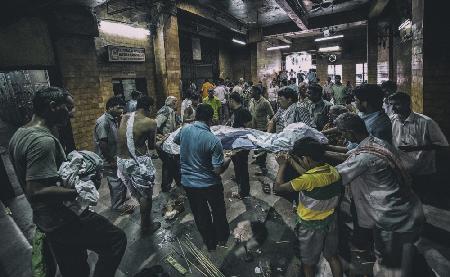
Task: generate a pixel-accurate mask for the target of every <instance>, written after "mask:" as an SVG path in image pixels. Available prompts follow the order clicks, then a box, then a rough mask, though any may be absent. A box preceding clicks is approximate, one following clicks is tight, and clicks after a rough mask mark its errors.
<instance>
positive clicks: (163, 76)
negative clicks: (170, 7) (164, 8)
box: [153, 15, 181, 106]
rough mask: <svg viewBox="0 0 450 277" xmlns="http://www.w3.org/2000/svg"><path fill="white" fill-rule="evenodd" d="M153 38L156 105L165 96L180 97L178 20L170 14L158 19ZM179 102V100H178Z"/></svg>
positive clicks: (161, 101)
mask: <svg viewBox="0 0 450 277" xmlns="http://www.w3.org/2000/svg"><path fill="white" fill-rule="evenodd" d="M160 22H161V24H160V25H159V26H158V27H157V28H156V33H155V34H154V38H153V47H154V53H155V81H156V84H155V88H156V100H157V104H158V106H161V105H163V103H164V100H165V98H166V97H167V96H169V95H171V96H175V97H177V98H178V99H181V90H180V79H181V66H180V44H179V37H178V21H177V18H176V16H173V15H170V16H169V17H168V18H167V19H166V20H162V19H161V20H160ZM179 103H180V104H181V101H179Z"/></svg>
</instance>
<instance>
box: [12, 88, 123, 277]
mask: <svg viewBox="0 0 450 277" xmlns="http://www.w3.org/2000/svg"><path fill="white" fill-rule="evenodd" d="M71 105H73V99H72V96H71V95H70V94H68V93H67V92H66V91H65V90H63V89H61V88H57V87H49V88H44V89H41V90H39V91H38V92H36V94H35V96H34V98H33V118H32V119H31V121H30V122H29V123H28V124H26V125H25V126H23V127H22V128H19V129H18V130H17V131H16V133H15V134H14V136H13V137H12V138H11V141H10V144H9V152H10V155H11V161H12V163H13V165H14V169H15V171H16V173H17V177H18V179H19V182H20V185H21V186H22V188H23V189H24V191H25V194H26V196H27V199H28V200H29V201H30V204H31V208H32V209H33V221H34V223H35V224H36V226H37V227H38V228H39V230H40V231H41V232H44V233H45V235H46V238H47V239H48V241H49V243H50V246H51V249H52V252H53V254H54V256H55V259H56V262H57V263H58V266H59V270H60V271H61V274H62V276H64V277H67V276H73V277H88V276H89V275H90V274H89V273H90V269H89V264H88V263H87V251H86V250H87V249H90V250H92V251H95V252H96V253H97V254H98V255H99V259H98V261H97V264H96V266H95V272H94V276H96V277H99V276H114V274H115V272H116V269H117V267H118V266H119V264H120V261H121V259H122V256H123V254H124V252H125V248H126V245H127V239H126V236H125V233H124V232H123V231H122V230H120V229H119V228H117V227H116V226H114V225H113V224H112V223H111V222H109V221H108V220H107V219H106V218H104V217H103V216H100V215H98V214H96V213H94V212H91V211H89V209H86V210H85V211H83V212H82V213H81V214H79V215H78V214H77V213H75V212H73V211H72V210H71V209H69V208H68V207H67V206H65V205H64V204H63V202H64V201H72V200H75V199H76V198H77V197H78V192H77V190H76V189H72V188H66V187H62V186H59V185H58V184H59V183H61V177H60V176H59V173H58V169H59V167H60V166H61V164H62V163H63V162H64V161H65V160H66V155H65V154H64V150H63V148H62V146H61V143H60V142H59V140H58V139H57V138H56V137H55V136H54V135H53V134H52V133H51V130H52V129H53V128H54V127H58V126H64V125H65V124H67V122H68V121H69V112H70V111H69V109H68V107H70V106H71Z"/></svg>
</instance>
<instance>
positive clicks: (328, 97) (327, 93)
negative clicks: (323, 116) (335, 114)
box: [323, 77, 334, 101]
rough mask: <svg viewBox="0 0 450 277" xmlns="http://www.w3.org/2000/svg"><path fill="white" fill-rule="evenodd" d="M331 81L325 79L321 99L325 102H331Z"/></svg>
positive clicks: (329, 78)
mask: <svg viewBox="0 0 450 277" xmlns="http://www.w3.org/2000/svg"><path fill="white" fill-rule="evenodd" d="M333 85H334V83H333V81H331V77H327V83H326V84H325V86H324V87H323V98H324V99H325V100H327V101H331V99H332V98H333Z"/></svg>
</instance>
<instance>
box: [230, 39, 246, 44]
mask: <svg viewBox="0 0 450 277" xmlns="http://www.w3.org/2000/svg"><path fill="white" fill-rule="evenodd" d="M232 41H233V42H236V43H238V44H241V45H246V44H247V43H245V41H242V40H238V39H235V38H234V39H233V40H232Z"/></svg>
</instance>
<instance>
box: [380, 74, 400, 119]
mask: <svg viewBox="0 0 450 277" xmlns="http://www.w3.org/2000/svg"><path fill="white" fill-rule="evenodd" d="M381 90H382V91H383V93H384V99H383V110H384V112H385V113H386V114H387V115H388V116H389V117H390V116H392V115H393V111H392V105H390V103H389V96H391V95H392V94H394V93H396V92H397V84H396V83H395V82H394V81H391V80H388V81H384V82H382V83H381Z"/></svg>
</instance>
